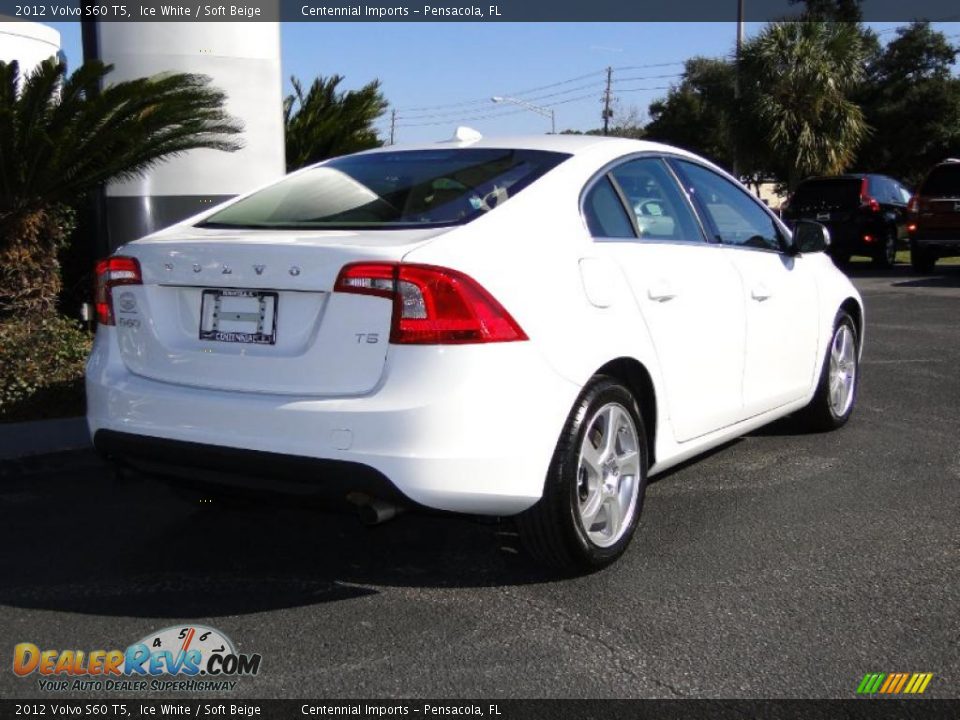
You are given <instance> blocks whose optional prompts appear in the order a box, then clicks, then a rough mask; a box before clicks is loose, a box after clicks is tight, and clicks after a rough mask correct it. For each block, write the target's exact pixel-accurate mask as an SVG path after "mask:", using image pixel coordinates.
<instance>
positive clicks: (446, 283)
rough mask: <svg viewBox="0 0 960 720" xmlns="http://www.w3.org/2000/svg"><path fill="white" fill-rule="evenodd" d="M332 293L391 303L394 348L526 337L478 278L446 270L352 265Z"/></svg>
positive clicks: (422, 266)
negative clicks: (360, 296)
mask: <svg viewBox="0 0 960 720" xmlns="http://www.w3.org/2000/svg"><path fill="white" fill-rule="evenodd" d="M333 289H334V291H335V292H344V293H354V294H359V295H376V296H379V297H385V298H390V299H392V300H393V322H392V325H391V329H390V342H392V343H395V344H398V345H459V344H467V343H489V342H510V341H513V340H526V339H527V336H526V334H525V333H524V332H523V330H522V329H521V328H520V326H519V325H518V324H517V322H516V321H515V320H514V319H513V318H512V317H511V316H510V313H508V312H507V311H506V310H505V309H504V308H503V306H502V305H501V304H500V303H498V302H497V301H496V299H495V298H494V297H493V296H492V295H490V293H488V292H487V291H486V290H484V289H483V287H481V285H480V284H479V283H478V282H477V281H476V280H474V279H473V278H471V277H469V276H467V275H464V274H463V273H461V272H457V271H456V270H450V269H449V268H442V267H435V266H432V265H406V264H398V263H353V264H351V265H347V266H345V267H344V268H343V269H342V270H341V271H340V275H339V277H337V282H336V284H335V285H334V288H333Z"/></svg>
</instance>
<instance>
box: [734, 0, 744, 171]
mask: <svg viewBox="0 0 960 720" xmlns="http://www.w3.org/2000/svg"><path fill="white" fill-rule="evenodd" d="M742 50H743V0H737V55H736V57H735V58H734V67H733V98H734V101H735V104H736V111H737V113H739V112H740V110H741V108H740V98H741V92H740V53H741V51H742ZM733 176H734V177H735V178H737V179H739V178H740V142H739V135H738V134H737V133H736V132H734V135H733Z"/></svg>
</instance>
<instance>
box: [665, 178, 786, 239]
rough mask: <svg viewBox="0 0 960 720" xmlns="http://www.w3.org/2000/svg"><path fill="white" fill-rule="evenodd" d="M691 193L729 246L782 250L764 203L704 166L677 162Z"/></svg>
mask: <svg viewBox="0 0 960 720" xmlns="http://www.w3.org/2000/svg"><path fill="white" fill-rule="evenodd" d="M676 163H677V166H678V167H679V169H680V171H681V173H682V175H683V177H684V181H685V183H686V184H687V192H688V193H689V194H690V196H691V197H692V198H693V199H694V202H696V203H697V205H698V206H699V207H700V209H701V214H702V215H705V216H706V218H705V219H706V220H707V221H708V222H709V223H710V225H711V226H712V229H713V232H714V233H715V234H716V236H717V239H718V240H719V241H720V242H721V243H724V244H725V245H736V246H740V247H752V248H760V249H766V250H777V251H779V250H781V249H782V247H781V240H780V232H779V231H778V229H777V226H776V223H774V221H773V218H772V217H770V215H768V214H767V212H766V211H765V210H764V209H763V207H762V206H761V205H760V203H759V202H758V201H756V200H754V199H753V197H752V196H750V195H749V194H748V193H746V192H744V191H743V190H741V189H740V188H738V187H737V186H736V185H734V184H733V183H732V182H730V181H729V180H727V179H726V178H724V177H722V176H720V175H718V174H717V173H715V172H713V171H711V170H708V169H706V168H705V167H703V166H701V165H697V164H695V163H691V162H687V161H684V160H679V161H676Z"/></svg>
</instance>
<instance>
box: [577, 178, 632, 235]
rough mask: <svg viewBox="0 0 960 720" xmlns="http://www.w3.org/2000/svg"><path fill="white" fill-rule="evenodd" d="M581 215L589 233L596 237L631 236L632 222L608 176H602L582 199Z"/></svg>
mask: <svg viewBox="0 0 960 720" xmlns="http://www.w3.org/2000/svg"><path fill="white" fill-rule="evenodd" d="M583 216H584V218H585V219H586V221H587V227H588V228H589V229H590V234H591V235H593V236H594V237H597V238H633V237H636V234H635V233H634V232H633V223H631V222H630V217H629V216H628V215H627V211H626V210H625V209H624V207H623V203H622V202H620V196H619V195H617V191H616V190H614V189H613V184H612V183H611V182H610V178H608V177H606V176H604V177H603V178H602V179H601V180H599V181H598V182H597V183H596V184H595V185H594V186H593V187H592V188H591V189H590V192H588V193H587V197H586V198H584V201H583Z"/></svg>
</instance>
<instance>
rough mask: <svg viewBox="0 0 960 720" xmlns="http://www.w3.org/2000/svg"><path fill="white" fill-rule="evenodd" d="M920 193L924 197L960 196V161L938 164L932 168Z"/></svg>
mask: <svg viewBox="0 0 960 720" xmlns="http://www.w3.org/2000/svg"><path fill="white" fill-rule="evenodd" d="M919 194H920V195H923V196H924V197H949V198H956V197H960V163H950V164H949V165H938V166H937V167H935V168H934V169H933V170H931V171H930V174H929V175H928V176H927V179H926V180H924V181H923V185H922V186H921V188H920V192H919Z"/></svg>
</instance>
